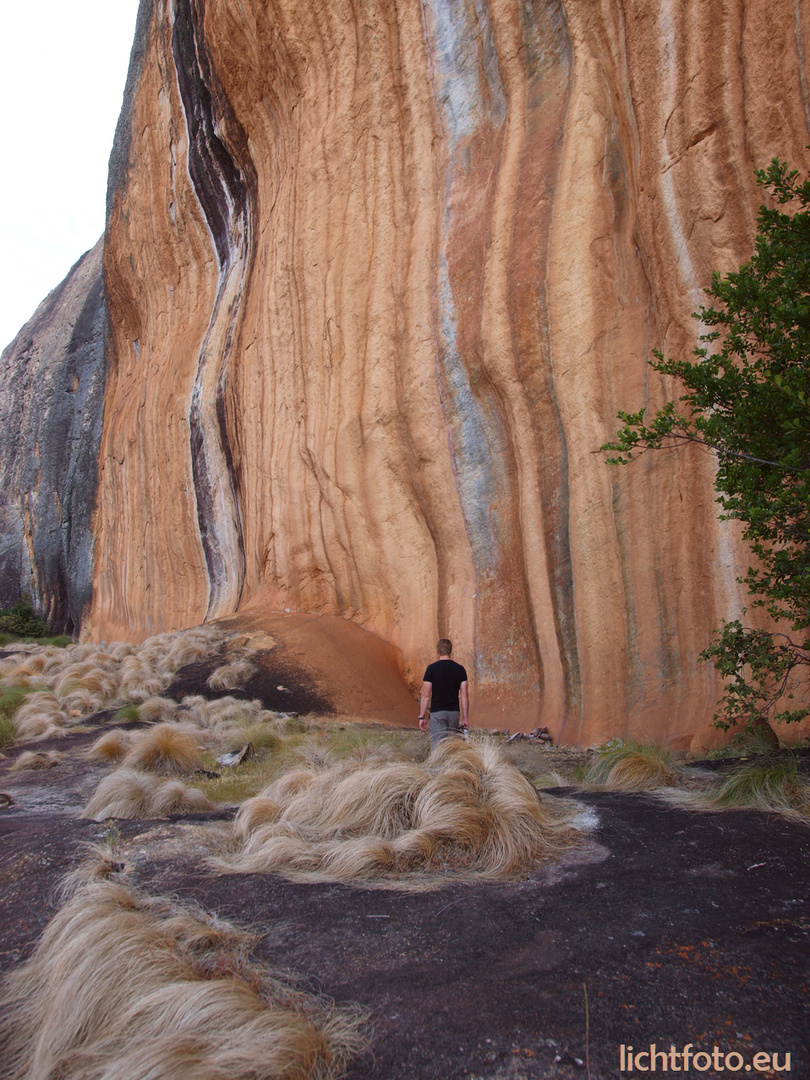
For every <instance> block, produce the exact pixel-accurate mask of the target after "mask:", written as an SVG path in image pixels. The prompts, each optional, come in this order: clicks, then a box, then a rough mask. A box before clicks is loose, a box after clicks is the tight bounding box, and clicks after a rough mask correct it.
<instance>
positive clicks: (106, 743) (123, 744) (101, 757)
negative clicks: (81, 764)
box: [87, 728, 132, 762]
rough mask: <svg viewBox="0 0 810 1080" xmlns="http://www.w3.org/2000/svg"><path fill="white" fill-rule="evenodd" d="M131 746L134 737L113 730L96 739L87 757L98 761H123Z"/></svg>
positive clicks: (119, 730)
mask: <svg viewBox="0 0 810 1080" xmlns="http://www.w3.org/2000/svg"><path fill="white" fill-rule="evenodd" d="M131 745H132V736H131V735H130V733H129V732H128V731H122V730H121V728H112V730H110V731H105V732H104V734H103V735H102V736H100V738H98V739H96V741H95V742H94V743H93V745H92V746H91V747H90V749H89V750H88V752H87V755H88V757H91V758H93V759H94V760H96V761H116V762H117V761H123V759H124V757H125V756H126V754H127V752H128V750H129V748H130V746H131Z"/></svg>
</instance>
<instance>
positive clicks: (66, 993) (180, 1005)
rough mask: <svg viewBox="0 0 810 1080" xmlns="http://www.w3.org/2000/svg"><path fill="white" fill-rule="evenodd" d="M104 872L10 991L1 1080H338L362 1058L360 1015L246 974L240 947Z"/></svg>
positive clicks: (210, 924) (70, 905) (76, 899)
mask: <svg viewBox="0 0 810 1080" xmlns="http://www.w3.org/2000/svg"><path fill="white" fill-rule="evenodd" d="M96 861H99V860H96ZM100 864H101V872H100V873H99V874H93V873H92V872H90V873H88V874H87V876H88V877H90V878H91V880H86V878H85V880H84V881H82V880H81V877H82V875H81V874H79V875H75V876H74V878H73V880H72V881H70V882H69V883H68V891H70V889H73V890H74V891H73V892H72V895H69V896H68V898H67V901H66V902H65V904H64V906H63V907H62V908H61V909H60V910H59V911H58V912H57V914H56V915H55V916H54V917H53V919H51V921H50V923H49V924H48V926H47V927H46V929H45V932H44V933H43V935H42V938H41V940H40V942H39V944H38V946H37V948H36V951H35V952H34V955H33V956H32V957H31V959H30V960H29V961H28V962H27V963H25V964H24V965H23V966H22V967H20V968H18V969H17V970H16V971H15V972H13V973H12V974H11V975H10V976H9V977H8V978H7V979H6V981H5V984H4V987H3V991H2V996H1V997H0V1005H2V1010H3V1011H2V1020H1V1021H0V1028H1V1029H2V1030H0V1034H2V1036H3V1038H4V1041H5V1043H6V1049H5V1061H4V1066H5V1068H6V1069H7V1070H8V1072H7V1073H6V1075H9V1076H14V1077H18V1078H22V1077H29V1078H32V1080H33V1078H34V1077H38V1078H42V1080H45V1078H46V1077H51V1078H54V1077H59V1080H226V1078H227V1080H305V1078H311V1080H327V1078H332V1080H334V1078H336V1077H338V1076H340V1075H341V1074H342V1073H343V1072H344V1071H345V1069H346V1066H347V1064H348V1062H349V1060H350V1059H351V1057H353V1056H354V1055H355V1054H356V1053H358V1052H359V1051H360V1050H361V1049H362V1048H363V1045H364V1040H363V1039H362V1037H361V1035H360V1030H361V1024H362V1017H361V1014H360V1012H359V1010H356V1009H355V1010H352V1009H345V1008H344V1009H340V1010H339V1009H337V1008H335V1007H334V1005H333V1004H331V1003H329V1002H326V1001H323V1000H320V999H317V998H314V997H312V996H311V995H305V994H303V993H300V992H298V991H296V990H295V989H294V988H292V987H291V986H290V985H288V984H287V983H284V982H282V981H281V980H280V979H279V978H278V977H277V976H275V975H274V973H272V972H271V971H269V970H268V969H267V968H266V967H264V966H260V965H259V964H257V963H255V962H251V960H250V959H249V949H250V947H251V945H252V944H253V941H252V939H251V937H250V936H249V935H247V934H245V933H244V932H242V931H239V930H236V929H235V928H233V927H232V926H230V925H229V924H227V923H224V922H222V921H220V920H218V919H215V918H212V917H210V916H208V915H206V914H204V913H202V912H200V911H194V912H191V911H189V910H184V909H183V908H181V907H179V906H178V905H177V904H175V903H173V902H172V901H170V900H166V899H162V898H155V897H150V896H147V895H145V894H143V893H141V892H138V891H136V890H135V889H133V888H131V887H130V886H128V885H127V884H126V883H125V882H124V881H121V880H117V879H116V878H117V877H118V875H116V874H115V872H114V868H113V867H112V866H110V865H109V862H107V863H105V861H104V858H102V859H101V861H100ZM110 875H112V876H111V878H110V880H104V878H105V877H110ZM93 877H95V878H96V880H92V878H93ZM79 882H81V883H79Z"/></svg>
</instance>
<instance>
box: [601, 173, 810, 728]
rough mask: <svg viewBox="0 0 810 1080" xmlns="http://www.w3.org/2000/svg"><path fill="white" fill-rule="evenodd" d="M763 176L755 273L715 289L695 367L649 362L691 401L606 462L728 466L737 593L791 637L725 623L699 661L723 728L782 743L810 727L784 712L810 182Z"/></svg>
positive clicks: (807, 361)
mask: <svg viewBox="0 0 810 1080" xmlns="http://www.w3.org/2000/svg"><path fill="white" fill-rule="evenodd" d="M756 176H757V180H758V182H759V183H760V184H761V185H762V186H763V187H765V188H766V189H767V190H768V191H769V192H770V193H771V196H772V199H773V202H774V203H775V205H774V206H771V207H768V206H762V207H760V210H759V217H758V231H757V237H756V243H755V249H754V254H753V255H752V257H751V259H750V261H749V262H747V263H745V264H744V265H743V266H741V267H740V269H739V270H738V271H736V272H734V273H729V274H726V275H725V276H721V275H720V274H719V273H717V272H715V274H714V275H713V276H712V284H711V287H710V288H709V289H707V290H706V293H707V295H708V296H709V297H711V298H712V300H713V301H715V302H716V303H717V306H716V307H715V306H712V307H702V308H701V309H700V311H698V312H696V313H695V316H694V317H695V318H697V319H699V320H700V321H701V322H702V323H703V325H704V326H705V327H707V328H710V329H708V332H707V333H705V334H703V335H702V336H701V337H700V339H699V340H700V342H701V344H700V345H699V347H698V348H696V349H695V353H694V354H695V356H696V358H697V359H696V360H694V361H692V360H670V359H664V356H663V354H661V353H660V352H656V353H655V357H656V359H655V360H652V361H650V363H651V364H652V366H653V367H654V368H655V369H656V370H657V371H660V372H662V373H664V374H667V375H673V376H675V377H676V378H677V379H679V380H680V381H681V382H682V384H683V386H684V388H685V390H686V393H685V394H684V395H683V396H682V397H681V398H680V399H679V401H678V402H677V403H676V402H674V401H670V402H667V404H666V405H665V406H664V408H663V409H661V410H659V412H658V413H657V414H656V415H655V417H654V418H653V419H652V420H651V422H649V423H648V422H646V421H645V415H644V410H643V409H642V410H641V411H640V412H636V413H619V419H620V420H621V421H622V422H623V423H624V427H623V428H622V429H621V430H620V431H619V432H618V434H617V436H616V441H615V442H612V443H606V444H605V445H604V446H603V448H602V449H603V450H609V451H613V452H616V453H617V455H618V456H615V457H611V458H609V459H608V460H609V461H611V462H613V463H619V464H627V463H628V462H629V461H630V460H631V459H632V458H633V456H634V455H635V454H636V453H637V452H639V451H643V450H647V449H660V448H661V447H664V446H677V445H679V444H682V443H697V444H699V445H702V446H705V447H706V448H708V450H710V451H712V452H713V453H714V454H716V455H717V474H716V479H715V488H716V491H717V499H718V502H719V503H720V506H721V508H722V509H721V517H723V518H734V519H737V520H738V521H740V522H742V523H743V525H744V532H743V536H744V538H745V539H746V540H747V541H748V543H749V544H750V547H751V550H752V552H753V554H754V555H755V556H756V560H757V561H756V564H755V565H753V566H751V567H750V568H749V570H748V572H747V574H746V575H745V576H744V577H743V578H741V579H739V580H740V581H741V582H743V583H744V584H745V585H747V586H748V590H749V594H750V595H751V597H752V605H753V606H754V607H762V608H765V609H766V610H767V611H768V613H769V614H770V615H771V616H772V617H773V618H774V619H776V620H779V621H780V622H781V623H782V624H783V625H784V626H786V630H785V632H780V633H770V632H767V631H765V630H762V629H757V628H752V627H747V626H744V625H743V624H742V623H741V622H740V621H739V620H735V621H733V622H729V623H724V625H723V626H722V627H721V628H720V629H719V630H718V631H717V632H716V633H715V637H714V640H713V642H712V644H711V645H710V646H709V648H707V649H706V650H704V652H702V653H701V654H700V656H701V659H703V660H709V661H711V662H712V663H713V664H714V666H715V668H716V669H717V670H718V671H719V672H720V674H721V675H722V676H723V679H724V680H725V688H724V693H723V697H722V699H721V701H720V704H719V706H718V711H717V712H716V713H715V722H716V723H717V724H718V725H719V726H722V727H725V728H728V727H729V726H730V725H731V724H733V723H739V722H743V723H744V724H746V725H748V726H755V727H760V728H762V729H764V730H766V731H770V728H769V724H768V720H769V718H770V719H776V720H781V721H794V720H799V719H801V718H803V717H804V716H806V715H808V713H810V704H808V703H805V704H800V705H798V706H797V707H788V708H781V711H779V712H776V711H775V706H776V703H777V701H779V700H780V699H782V702H781V703H782V704H784V703H785V702H788V703H790V701H791V699H793V698H794V695H795V694H796V693H798V692H799V691H798V686H799V680H798V678H797V676H800V675H805V676H807V675H808V674H810V672H808V669H809V668H810V633H809V631H810V552H809V551H808V537H810V179H807V180H804V181H800V179H799V174H798V172H796V171H790V170H789V169H788V166H787V165H786V164H785V163H784V162H780V161H778V160H776V159H774V161H773V162H772V163H771V166H770V168H769V169H768V170H767V171H765V172H757V174H756ZM786 204H790V207H788V209H789V210H792V212H786V210H783V209H780V207H784V206H786ZM805 698H806V695H805ZM774 714H775V715H774ZM774 738H775V737H774Z"/></svg>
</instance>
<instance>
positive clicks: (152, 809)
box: [81, 767, 216, 821]
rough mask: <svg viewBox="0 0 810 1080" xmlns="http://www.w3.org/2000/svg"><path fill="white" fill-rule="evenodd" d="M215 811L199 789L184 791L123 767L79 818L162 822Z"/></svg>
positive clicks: (105, 782) (173, 783)
mask: <svg viewBox="0 0 810 1080" xmlns="http://www.w3.org/2000/svg"><path fill="white" fill-rule="evenodd" d="M215 809H216V805H215V804H214V803H212V802H211V800H210V799H209V798H208V796H207V795H205V794H203V792H202V791H200V790H199V788H190V787H186V785H185V784H184V783H183V782H182V781H181V780H173V779H168V778H166V777H161V776H153V775H151V774H149V773H143V772H139V771H138V770H137V769H132V768H128V767H122V768H120V769H116V770H115V772H112V773H110V774H109V775H108V776H105V777H104V779H103V780H102V781H101V783H100V784H99V785H98V787H97V788H96V790H95V793H94V794H93V797H92V798H91V799H90V802H89V803H88V804H87V806H86V807H85V808H84V810H83V811H82V814H81V816H82V817H84V818H91V819H93V820H94V821H104V820H105V819H106V818H161V817H168V816H169V815H170V814H191V813H200V812H202V811H208V810H215Z"/></svg>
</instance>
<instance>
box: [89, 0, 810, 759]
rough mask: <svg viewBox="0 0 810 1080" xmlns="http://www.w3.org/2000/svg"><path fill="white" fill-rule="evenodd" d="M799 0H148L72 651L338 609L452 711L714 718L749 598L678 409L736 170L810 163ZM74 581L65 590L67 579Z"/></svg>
mask: <svg viewBox="0 0 810 1080" xmlns="http://www.w3.org/2000/svg"><path fill="white" fill-rule="evenodd" d="M808 42H810V8H808V6H807V5H804V4H801V3H800V2H799V0H795V2H792V0H755V2H748V3H743V2H742V0H733V2H731V3H728V4H724V5H714V4H705V3H699V2H698V0H687V2H684V3H680V4H672V3H670V2H666V3H660V2H657V0H656V2H655V3H653V2H652V0H634V2H633V3H632V4H630V3H622V2H621V0H593V2H590V3H586V4H584V3H576V2H574V0H530V2H528V3H517V2H516V0H469V2H462V0H422V2H421V3H420V2H418V0H397V2H396V3H392V2H389V0H386V2H382V0H363V2H362V3H361V4H359V5H358V4H350V3H347V2H344V0H311V2H307V3H306V4H302V3H300V2H299V0H272V2H271V3H259V2H258V0H245V2H243V3H241V4H239V5H233V4H231V3H229V2H228V0H176V2H175V3H173V4H169V3H168V2H166V0H144V2H143V3H142V9H141V14H140V19H139V30H138V39H137V41H136V47H135V51H134V54H133V57H134V60H133V68H132V72H131V77H130V83H129V89H128V94H127V102H126V106H125V111H124V114H123V116H122V121H121V124H120V126H119V134H118V137H117V141H116V147H115V150H114V153H113V159H112V170H111V185H110V197H109V201H108V226H107V234H106V242H105V250H104V267H105V280H106V292H107V302H108V306H109V319H110V357H109V364H108V378H107V384H106V391H105V418H104V425H103V431H102V437H101V447H100V456H99V483H98V500H97V513H96V516H95V519H94V524H93V529H92V536H93V539H94V543H95V561H94V577H93V592H92V602H91V605H90V607H89V610H88V618H87V621H86V624H85V626H86V630H87V632H88V633H90V634H92V635H93V636H96V637H100V638H108V639H109V638H113V637H120V636H124V637H130V638H132V637H135V638H137V637H142V636H144V635H146V634H148V633H149V632H151V631H153V630H157V629H168V628H172V627H179V626H183V625H190V624H194V623H197V622H200V621H201V620H203V619H205V618H217V617H223V616H228V615H229V614H231V613H233V612H234V611H237V610H238V609H239V608H240V606H245V605H249V606H250V608H251V610H256V609H257V608H261V607H262V606H264V607H266V608H267V609H276V610H279V609H280V610H283V609H285V608H289V609H292V610H293V611H300V612H310V613H323V614H339V615H342V616H344V617H346V618H347V619H350V620H352V621H354V622H357V623H358V624H360V625H361V626H363V627H364V628H366V629H368V630H371V631H373V632H375V633H376V634H377V635H379V636H380V637H381V638H383V639H384V640H385V641H387V642H389V643H391V644H393V645H394V646H396V647H397V648H398V649H399V650H400V651H401V656H402V664H403V674H404V676H405V678H406V680H409V681H410V682H411V683H413V682H416V681H418V679H419V677H420V676H421V674H422V670H423V668H424V665H425V663H426V661H427V660H430V659H431V658H432V657H431V653H432V643H433V642H434V641H435V639H436V637H437V636H438V635H439V634H441V635H445V634H446V635H448V636H450V637H451V638H453V640H454V642H455V643H456V655H457V657H458V659H460V660H461V661H462V662H463V663H465V665H466V666H467V667H468V670H469V671H470V673H471V676H472V678H473V683H474V709H475V716H476V720H477V722H479V723H482V724H486V725H489V724H492V723H496V724H498V726H503V725H504V723H507V724H508V726H509V727H510V728H511V729H512V730H515V729H518V728H522V729H524V730H529V729H531V728H532V727H535V726H536V725H539V724H542V725H544V726H546V725H547V726H548V727H549V729H550V731H551V733H552V735H553V736H554V738H555V741H558V740H562V741H567V742H573V741H583V742H593V741H598V740H600V739H601V738H604V737H605V736H607V735H612V734H617V733H627V734H635V735H637V736H644V737H657V738H666V737H674V736H678V735H683V734H684V733H686V732H688V731H690V730H693V729H694V728H695V727H697V725H698V724H700V723H702V722H705V720H706V719H708V717H709V715H710V713H711V709H712V705H713V702H714V699H715V696H716V693H717V686H716V682H715V679H714V676H713V673H712V672H711V671H708V670H706V669H705V667H699V666H698V665H697V664H696V661H695V657H696V654H697V652H698V651H699V650H700V649H701V648H703V647H704V646H705V645H706V644H707V642H708V639H709V635H710V632H711V630H712V628H714V627H715V626H716V625H718V624H719V622H720V621H721V619H722V618H724V617H725V618H731V617H735V616H736V615H737V614H738V613H739V610H740V606H741V603H742V602H743V601H744V597H743V595H742V593H741V590H740V588H739V586H738V585H737V584H736V582H735V577H736V575H737V574H739V573H740V572H742V571H744V570H745V569H746V567H747V563H748V559H747V555H746V552H745V550H744V549H743V548H742V547H741V546H740V545H739V543H738V540H737V537H736V536H735V534H734V533H733V531H732V530H730V529H729V528H727V527H724V526H721V525H720V524H719V523H718V521H717V515H716V507H715V503H714V497H713V486H712V461H711V458H710V457H709V456H708V455H702V454H700V453H697V452H695V453H690V452H686V451H680V452H678V453H671V454H665V455H659V456H658V457H655V456H653V455H648V456H647V458H644V459H642V460H641V461H640V462H639V463H638V464H636V465H635V466H633V467H632V468H631V469H626V470H618V469H611V468H609V467H607V466H606V465H605V462H604V455H601V454H600V453H598V452H597V451H598V448H599V446H600V445H601V443H602V442H604V441H605V439H606V438H608V437H609V436H610V435H611V434H612V433H613V431H614V430H615V415H616V412H617V410H618V409H620V408H630V407H633V408H635V407H637V406H640V405H642V404H643V405H647V406H655V405H656V404H657V403H660V402H661V401H663V400H664V399H665V397H666V396H669V395H670V394H671V393H672V392H673V389H674V388H673V387H672V386H669V385H666V384H665V383H664V382H663V381H662V380H661V379H660V378H658V377H657V376H656V375H655V374H654V373H652V372H651V371H650V370H649V369H648V367H647V366H646V360H647V358H648V357H649V356H650V354H651V351H652V349H653V348H656V347H659V348H662V349H664V350H665V351H666V352H668V353H669V354H675V355H688V353H689V351H690V349H691V348H692V347H693V345H694V342H695V336H696V333H697V331H698V328H697V327H696V325H695V324H694V322H693V320H692V319H691V317H690V315H691V312H692V311H693V310H694V309H695V308H696V307H697V306H698V305H699V304H700V302H701V299H702V294H701V289H702V287H704V286H705V285H706V284H708V281H709V278H710V275H711V271H712V269H714V268H717V269H720V270H722V271H725V270H728V269H730V268H732V267H734V266H735V265H737V264H738V263H739V262H740V261H741V260H743V259H745V258H746V257H747V256H748V255H749V254H750V250H751V243H752V239H753V235H754V232H755V227H756V221H755V218H756V208H757V206H758V203H759V201H760V193H759V191H758V190H757V188H756V185H755V181H754V176H753V170H754V168H756V167H762V166H764V165H766V164H767V163H768V162H769V160H770V159H771V158H772V157H773V156H775V155H778V156H780V157H782V158H786V159H788V160H790V161H791V162H793V163H795V164H796V165H797V166H804V165H806V163H807V160H808V159H807V156H806V152H805V146H806V144H807V143H808V141H810V139H809V137H808V123H809V121H808V116H810V98H808V93H807V86H808V81H807V80H808V76H807V72H806V66H805V50H806V47H807V43H808ZM82 595H84V593H82Z"/></svg>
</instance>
